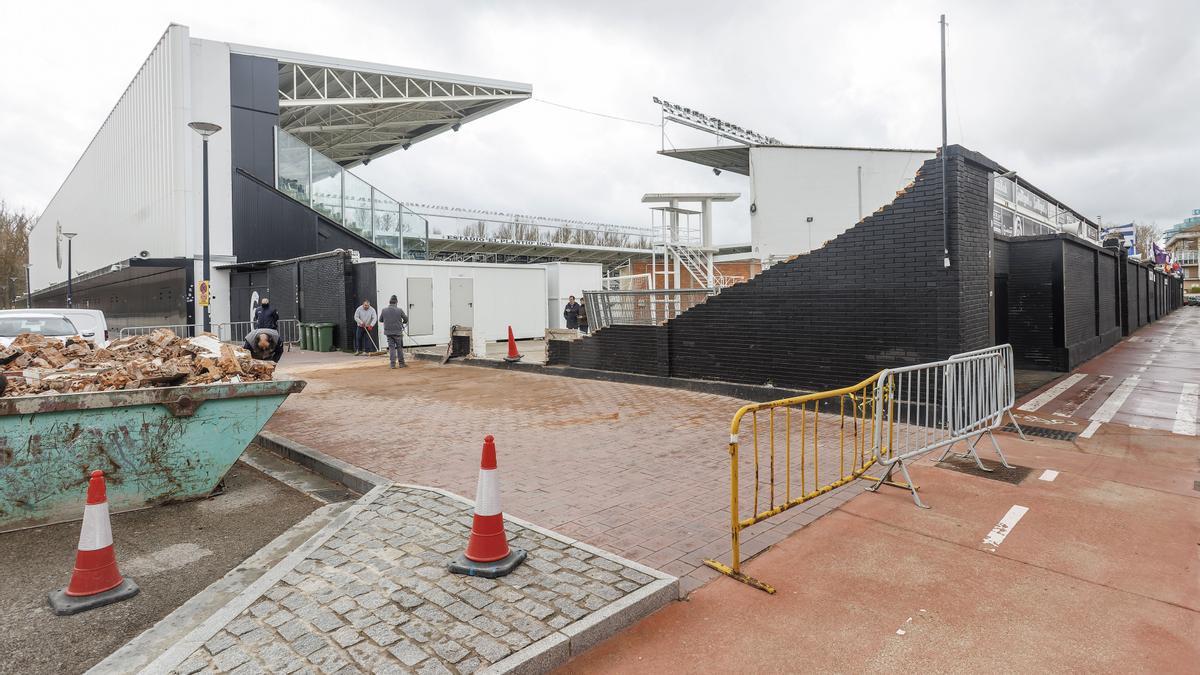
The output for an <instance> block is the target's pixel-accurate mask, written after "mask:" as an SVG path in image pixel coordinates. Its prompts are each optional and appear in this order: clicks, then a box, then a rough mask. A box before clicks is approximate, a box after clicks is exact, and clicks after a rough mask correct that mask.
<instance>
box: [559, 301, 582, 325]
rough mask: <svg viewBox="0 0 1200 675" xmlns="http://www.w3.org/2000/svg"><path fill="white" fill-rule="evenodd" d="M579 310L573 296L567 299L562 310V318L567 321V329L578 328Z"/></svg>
mask: <svg viewBox="0 0 1200 675" xmlns="http://www.w3.org/2000/svg"><path fill="white" fill-rule="evenodd" d="M579 310H580V306H579V303H578V302H575V296H573V295H572V296H568V297H567V306H566V307H564V308H563V318H564V319H566V320H567V328H579Z"/></svg>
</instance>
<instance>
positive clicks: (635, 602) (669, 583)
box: [397, 483, 679, 673]
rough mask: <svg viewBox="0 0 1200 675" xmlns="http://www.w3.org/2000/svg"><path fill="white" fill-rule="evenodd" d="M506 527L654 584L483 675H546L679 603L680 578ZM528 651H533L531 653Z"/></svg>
mask: <svg viewBox="0 0 1200 675" xmlns="http://www.w3.org/2000/svg"><path fill="white" fill-rule="evenodd" d="M397 485H399V486H400V487H407V488H414V489H418V490H427V491H429V492H435V493H437V494H439V495H442V496H443V497H446V498H448V499H453V500H455V501H458V502H461V503H462V504H464V505H466V506H469V507H471V508H474V507H475V502H474V501H472V500H470V499H467V498H466V497H463V496H462V495H458V494H455V493H453V492H450V491H448V490H442V489H440V488H433V487H428V486H425V485H410V484H405V483H398V484H397ZM504 519H505V521H507V522H511V523H513V524H514V525H519V526H521V527H524V528H527V529H530V530H533V531H534V532H537V533H538V534H541V535H542V536H544V537H547V538H549V539H554V540H556V541H560V542H562V543H563V544H566V545H567V546H572V547H574V548H578V549H581V550H583V551H586V552H588V553H591V554H592V555H594V556H597V557H600V558H604V559H606V560H609V561H611V562H614V563H617V564H618V565H623V566H625V567H628V568H630V569H633V570H636V571H638V572H641V573H642V574H645V575H646V576H649V577H653V578H654V579H655V580H654V581H652V582H650V583H649V584H646V585H645V586H643V587H641V588H639V589H638V590H636V591H633V592H632V593H630V594H628V595H626V596H624V597H622V598H621V599H619V600H616V601H615V602H612V603H610V604H608V605H606V606H604V607H602V608H600V609H598V610H596V611H594V612H592V613H591V614H588V615H587V616H585V617H584V618H582V619H579V620H578V621H575V622H573V623H571V624H569V625H567V626H564V627H562V628H561V629H559V630H558V631H556V633H555V634H561V635H562V636H563V638H565V639H566V640H565V641H563V640H558V639H554V638H555V634H551V635H548V636H546V637H545V638H542V639H541V640H539V641H538V642H536V643H534V644H532V645H530V646H528V647H526V648H524V649H522V650H520V651H519V652H517V653H515V654H513V655H512V656H509V657H508V658H505V659H503V660H501V661H497V662H496V663H494V664H492V665H491V666H490V667H488V668H484V669H482V670H481V671H480V672H482V673H508V672H517V673H525V672H545V671H546V670H548V669H549V668H551V667H553V666H556V665H559V664H561V663H562V662H563V660H565V658H563V659H562V660H556V659H559V658H560V657H559V653H560V652H562V651H563V650H564V646H565V657H571V656H577V655H579V654H582V653H583V652H584V651H586V650H587V649H589V648H590V647H593V646H595V645H596V644H598V643H599V642H601V641H603V640H604V639H606V638H608V637H611V636H613V635H615V634H616V633H618V632H620V631H621V630H623V629H625V628H627V627H629V626H631V625H633V624H634V623H636V622H637V621H639V620H641V619H643V618H645V617H647V616H649V615H650V614H652V613H654V612H655V611H656V610H658V609H660V608H662V607H663V606H665V605H666V604H668V603H670V602H672V601H674V600H678V599H679V579H678V578H676V577H673V576H671V575H670V574H667V573H665V572H662V571H659V570H656V569H654V568H652V567H646V566H645V565H643V564H641V563H637V562H634V561H632V560H628V559H626V558H622V557H621V556H619V555H616V554H614V553H610V552H609V551H605V550H604V549H600V548H596V547H595V546H592V545H591V544H587V543H584V542H582V541H579V540H578V539H572V538H570V537H567V536H564V535H562V534H559V533H557V532H554V531H553V530H547V529H546V528H544V527H539V526H537V525H534V524H533V523H531V522H529V521H527V520H524V519H521V518H517V517H516V516H510V515H508V514H505V515H504ZM531 650H532V651H531Z"/></svg>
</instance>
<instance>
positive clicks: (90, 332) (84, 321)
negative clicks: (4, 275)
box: [0, 307, 108, 347]
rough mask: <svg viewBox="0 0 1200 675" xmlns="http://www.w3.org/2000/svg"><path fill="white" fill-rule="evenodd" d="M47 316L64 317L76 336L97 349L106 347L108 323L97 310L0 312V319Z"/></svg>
mask: <svg viewBox="0 0 1200 675" xmlns="http://www.w3.org/2000/svg"><path fill="white" fill-rule="evenodd" d="M48 314H49V315H54V316H64V317H66V318H67V319H69V320H70V321H71V323H72V324H73V325H74V326H75V330H76V331H78V335H80V336H82V337H83V338H84V339H85V340H87V341H88V342H91V343H92V344H94V345H96V346H97V347H107V346H108V321H107V320H105V318H104V312H102V311H100V310H98V309H65V308H55V309H43V308H40V307H35V308H33V309H3V310H0V319H4V318H14V317H22V316H38V317H43V316H46V315H48Z"/></svg>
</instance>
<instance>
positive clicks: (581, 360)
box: [571, 146, 996, 389]
mask: <svg viewBox="0 0 1200 675" xmlns="http://www.w3.org/2000/svg"><path fill="white" fill-rule="evenodd" d="M947 163H948V175H949V190H950V199H949V203H950V210H949V220H950V225H951V227H950V240H949V247H950V255H951V258H952V259H953V261H954V264H953V265H952V266H951V267H950V268H949V269H947V268H945V267H944V266H943V228H942V176H941V161H940V159H934V160H929V161H927V162H925V163H924V164H923V165H922V166H921V168H920V170H919V171H918V172H917V175H916V177H915V179H914V181H913V183H912V184H911V185H910V186H909V187H908V188H906V189H905V190H903V191H902V192H901V193H900V194H899V195H898V196H897V198H896V200H895V201H893V202H892V203H891V204H889V205H887V206H884V207H883V208H881V209H880V210H879V211H878V212H876V213H875V214H873V215H871V216H869V217H868V218H866V219H864V220H863V221H862V222H860V223H859V224H857V225H856V226H854V227H852V228H850V229H849V230H847V231H846V232H844V233H842V234H841V235H839V236H838V237H837V238H835V239H833V240H832V241H830V242H827V243H826V245H825V246H824V247H822V248H820V249H817V250H815V251H813V252H811V253H808V254H805V255H801V256H798V257H796V258H793V259H792V260H790V261H787V262H784V263H781V264H778V265H775V266H774V267H772V268H771V269H769V270H766V271H764V272H763V273H761V274H759V275H758V276H756V277H755V278H754V279H752V280H750V281H748V282H745V283H742V284H738V285H736V286H732V287H730V288H727V289H725V290H724V291H722V292H721V294H720V295H718V296H716V297H713V298H710V299H709V300H708V301H707V302H705V303H704V304H701V305H698V306H696V307H693V308H692V309H690V310H688V311H686V312H684V313H683V314H681V315H680V316H678V317H676V318H675V319H673V320H671V321H669V322H667V323H666V324H665V325H663V326H637V327H631V326H614V327H610V328H605V329H603V330H601V331H598V332H597V334H596V335H594V336H592V337H589V338H585V339H582V340H578V341H576V342H575V343H573V344H572V351H571V365H573V366H577V367H583V368H601V369H607V370H623V371H629V372H642V373H652V374H658V375H669V376H672V377H681V378H696V379H713V380H722V381H727V382H743V383H749V384H768V383H769V384H774V385H777V386H781V387H788V388H804V389H814V388H828V387H836V386H842V385H845V384H849V383H853V382H855V381H858V380H860V379H862V378H864V377H867V376H869V375H870V374H871V373H874V372H876V371H878V370H879V369H881V368H886V367H891V366H900V365H907V364H913V363H921V362H924V361H933V360H937V359H941V358H944V357H946V356H948V355H950V354H953V353H956V352H960V351H966V350H970V349H977V348H979V347H984V346H987V345H988V344H990V333H989V321H990V305H989V303H988V302H987V299H988V293H989V289H990V276H989V275H990V271H989V262H988V246H989V245H990V237H991V234H990V220H989V214H990V201H989V197H988V187H989V177H988V172H989V171H990V170H994V169H995V168H996V165H994V163H992V162H990V160H987V159H986V158H984V157H982V156H981V155H977V154H975V153H971V152H970V151H967V150H964V149H962V148H959V147H957V146H953V147H951V148H949V151H948V152H947ZM631 329H633V330H631Z"/></svg>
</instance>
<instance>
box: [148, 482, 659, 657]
mask: <svg viewBox="0 0 1200 675" xmlns="http://www.w3.org/2000/svg"><path fill="white" fill-rule="evenodd" d="M347 520H348V522H346V524H345V525H344V526H341V527H340V528H337V529H336V531H333V532H332V534H331V535H330V536H329V537H328V539H326V540H325V541H324V542H323V543H321V544H320V546H317V547H315V548H314V549H313V550H312V551H310V552H308V554H307V555H306V556H305V557H304V558H303V560H301V561H299V562H298V564H296V565H295V566H294V567H293V568H291V570H290V571H287V570H286V569H280V570H279V571H280V572H281V573H282V572H285V571H286V574H285V575H283V576H282V578H281V579H280V580H279V581H278V582H276V583H274V584H273V585H271V586H270V587H269V588H264V589H263V590H262V592H261V593H257V592H255V593H248V594H246V595H245V596H244V597H243V598H241V603H242V604H241V605H240V606H244V607H245V609H244V611H241V612H240V613H234V612H231V613H230V614H229V615H228V616H226V617H223V618H222V620H221V621H220V622H219V623H220V625H219V626H218V625H209V626H207V627H201V629H198V631H199V632H198V633H196V634H193V635H191V636H189V637H188V638H187V641H194V642H193V643H199V642H200V641H203V646H201V647H199V648H197V649H195V651H194V652H192V653H191V654H187V653H186V651H184V652H182V653H175V654H171V653H168V655H166V656H164V657H163V659H162V660H161V661H168V662H167V663H161V661H160V664H161V665H164V666H166V667H169V668H173V671H172V672H174V673H179V674H180V675H188V674H190V673H194V672H199V671H205V672H213V671H217V672H235V673H239V674H246V673H258V672H271V673H291V672H296V671H301V670H307V671H310V672H312V671H319V672H323V673H339V674H341V675H350V674H352V673H362V672H369V673H400V672H412V671H416V672H419V673H425V674H431V673H472V672H475V671H476V670H478V669H480V668H482V667H484V666H487V665H490V664H494V663H497V662H498V661H501V660H503V659H505V658H506V657H509V656H511V655H514V654H516V653H517V652H519V651H520V650H522V649H523V648H526V647H530V646H531V645H533V647H532V649H533V650H534V651H536V650H537V649H538V648H539V645H540V647H542V648H544V647H546V646H548V645H550V644H551V643H553V644H554V645H558V646H561V648H562V650H563V653H562V654H561V658H562V659H565V656H566V653H565V652H566V650H568V649H570V648H572V647H574V646H575V645H573V644H572V645H568V644H565V643H570V642H571V639H572V638H570V637H568V636H571V635H572V627H575V626H580V625H581V623H582V622H581V620H584V619H587V618H588V617H589V616H591V615H592V614H593V613H595V612H596V611H597V610H601V609H605V608H609V607H611V606H612V603H614V602H616V601H620V600H622V599H623V598H626V596H628V595H629V594H631V593H634V592H636V591H639V590H640V589H643V588H646V592H645V593H642V594H641V595H642V596H644V595H647V594H648V593H652V594H655V598H652V599H647V598H643V597H641V596H639V598H640V599H641V600H642V601H648V602H650V604H652V605H653V607H649V606H647V607H645V608H643V609H642V611H641V613H640V614H637V615H634V616H631V617H629V618H631V619H632V618H638V617H639V616H640V615H641V614H644V613H646V612H648V611H651V610H652V609H654V608H657V607H658V606H661V604H662V603H663V602H668V601H669V599H670V598H668V597H667V596H669V595H671V594H670V591H671V590H672V589H671V587H673V586H674V581H670V580H662V579H656V578H655V577H652V576H651V575H649V574H646V573H644V572H643V571H639V570H637V569H634V568H633V567H629V566H628V565H626V564H622V563H620V562H616V561H614V560H612V559H611V558H609V557H604V556H599V555H595V552H594V551H588V550H585V549H584V548H581V547H579V546H578V545H572V544H569V543H565V542H564V541H560V540H559V539H556V538H553V537H550V536H547V535H546V534H545V533H543V532H539V531H536V530H533V529H529V528H526V527H522V526H521V525H518V524H515V523H512V522H509V524H508V532H509V541H510V544H511V545H512V546H514V547H518V548H524V549H526V550H527V551H528V552H529V557H528V559H527V560H526V562H525V563H524V564H523V565H521V566H520V567H518V568H517V569H516V570H515V571H514V572H513V573H512V574H510V575H508V576H505V577H502V578H500V579H496V580H491V579H483V578H474V577H463V576H458V575H453V574H450V573H449V572H448V571H447V570H446V564H447V562H448V560H449V559H450V558H452V557H454V556H455V555H456V554H457V553H458V552H459V551H461V549H462V547H463V545H464V543H465V542H466V539H467V535H468V533H469V531H470V523H471V509H470V506H469V505H468V504H466V503H464V502H463V501H460V500H457V499H453V498H450V497H448V496H445V495H441V494H438V493H436V492H433V491H430V490H425V489H420V488H410V487H403V486H391V487H388V488H380V489H379V490H377V491H373V492H372V494H371V495H368V497H366V498H364V500H363V506H362V508H361V510H358V511H357V512H356V513H354V514H353V517H351V518H348V519H347ZM643 569H644V568H643ZM647 571H648V570H647ZM652 584H653V586H652V587H650V588H647V587H649V586H651V585H652ZM658 593H665V594H666V595H663V596H662V597H658V596H657V594H658ZM610 628H616V626H610ZM559 631H563V632H559ZM607 632H611V630H606V633H605V635H606V634H607ZM603 636H604V635H598V636H593V637H592V639H594V638H596V637H603ZM592 639H588V638H585V642H587V643H589V644H590V641H592ZM539 641H541V642H540V643H539ZM535 643H539V644H535ZM185 644H186V641H185ZM584 646H587V645H586V644H585V645H584ZM172 659H175V660H176V661H181V662H178V663H171V662H169V661H171V660H172ZM551 665H553V664H551Z"/></svg>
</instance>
